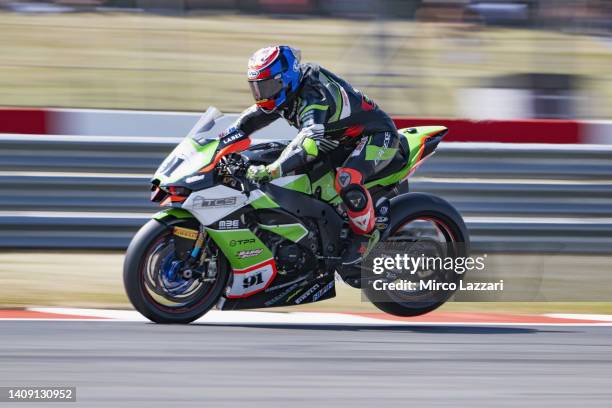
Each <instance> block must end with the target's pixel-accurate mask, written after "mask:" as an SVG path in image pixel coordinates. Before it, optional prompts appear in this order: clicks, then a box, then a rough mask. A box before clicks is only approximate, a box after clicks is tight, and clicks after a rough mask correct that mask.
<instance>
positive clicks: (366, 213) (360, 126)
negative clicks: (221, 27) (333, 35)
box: [223, 45, 399, 263]
mask: <svg viewBox="0 0 612 408" xmlns="http://www.w3.org/2000/svg"><path fill="white" fill-rule="evenodd" d="M247 78H248V83H249V86H250V88H251V91H252V93H253V97H254V99H255V104H254V105H252V106H251V107H250V108H248V109H246V110H245V111H244V112H243V113H242V114H241V115H240V117H239V118H238V119H237V120H236V122H235V123H234V124H233V125H232V126H231V127H230V128H228V129H227V130H226V131H225V132H224V133H223V134H224V135H229V134H232V133H244V134H247V135H249V134H251V133H253V132H255V131H256V130H258V129H261V128H263V127H265V126H267V125H269V124H270V123H272V122H273V121H275V120H276V119H278V118H284V119H285V120H287V122H289V124H291V125H292V126H294V127H296V128H297V129H298V130H299V133H298V134H297V136H296V137H295V138H294V139H293V140H292V141H291V143H290V144H289V145H288V146H287V147H286V148H285V150H284V151H283V152H282V154H281V155H280V156H279V158H278V159H277V160H276V161H275V162H273V163H271V164H269V165H267V166H264V165H260V166H250V167H249V169H248V171H247V178H249V179H251V180H254V181H260V182H261V181H269V180H272V179H274V178H277V177H281V176H284V175H287V174H288V173H291V172H293V171H295V170H298V169H300V168H301V167H303V166H304V165H306V164H307V163H309V162H311V161H313V160H315V159H316V158H317V157H318V156H320V155H325V154H329V153H330V152H332V151H334V150H335V149H338V148H340V147H341V148H344V149H346V148H348V149H349V150H351V149H352V152H351V153H350V154H349V155H348V158H347V159H346V160H345V161H344V163H343V164H342V167H340V168H338V169H337V173H336V180H335V189H336V192H337V193H338V194H339V195H340V197H341V199H342V201H343V203H344V205H345V206H346V212H347V216H348V220H349V226H350V228H351V230H352V231H353V232H354V234H355V236H354V239H352V240H351V244H350V247H349V248H347V250H346V251H345V263H352V262H357V261H359V260H360V259H361V257H362V255H363V256H365V255H366V254H367V252H369V250H370V249H371V248H372V246H373V245H374V244H375V243H376V242H377V241H378V238H379V233H378V230H377V229H375V218H376V217H375V212H374V205H375V203H373V202H372V197H371V196H370V193H369V192H368V190H367V188H366V187H365V185H364V184H365V182H366V181H367V180H368V179H371V178H372V176H374V175H375V174H377V173H379V172H380V171H382V170H383V169H384V168H385V167H386V166H387V165H388V164H389V163H390V162H391V160H392V159H393V157H394V155H395V153H396V151H397V149H398V145H399V138H398V135H397V129H396V128H395V125H394V123H393V121H392V120H391V118H390V117H389V116H388V115H387V114H386V113H385V112H383V111H382V110H381V109H380V108H379V107H378V106H377V105H376V103H374V101H372V100H371V99H370V98H368V97H367V96H366V95H365V94H363V93H362V92H360V91H359V90H357V89H355V88H353V87H352V86H351V85H350V84H349V83H348V82H346V81H345V80H343V79H341V78H340V77H338V76H336V75H334V74H333V73H331V72H330V71H328V70H326V69H324V68H323V67H321V66H319V65H316V64H311V63H307V64H302V63H301V62H300V52H299V50H296V49H294V48H291V47H289V46H285V45H281V46H271V47H266V48H262V49H260V50H258V51H257V52H255V53H254V54H253V56H252V57H251V58H250V59H249V63H248V71H247ZM346 255H348V257H347V256H346Z"/></svg>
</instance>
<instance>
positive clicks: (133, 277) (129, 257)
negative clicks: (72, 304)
mask: <svg viewBox="0 0 612 408" xmlns="http://www.w3.org/2000/svg"><path fill="white" fill-rule="evenodd" d="M173 239H174V237H173V236H172V226H168V225H165V224H163V223H161V222H159V221H157V220H150V221H149V222H147V223H146V224H145V225H144V226H143V227H142V228H141V229H140V230H139V231H138V232H137V233H136V235H135V236H134V238H133V239H132V241H131V242H130V245H129V247H128V249H127V253H126V256H125V260H124V263H123V283H124V287H125V291H126V293H127V296H128V298H129V300H130V302H131V303H132V305H133V306H134V308H135V309H136V310H138V311H139V312H140V313H141V314H142V315H143V316H145V317H146V318H147V319H149V320H151V321H153V322H155V323H175V324H186V323H190V322H192V321H194V320H196V319H198V318H200V317H201V316H203V315H204V314H205V313H206V312H208V311H209V310H210V309H211V308H212V307H213V306H214V305H215V304H216V303H217V301H218V300H219V298H220V297H221V295H222V293H223V290H224V288H225V286H226V284H227V280H228V276H229V272H228V271H229V268H228V264H227V261H226V260H225V257H223V255H222V254H220V255H219V256H218V259H217V261H218V262H217V265H216V267H217V276H216V279H215V281H214V282H212V283H210V284H209V285H208V286H202V288H201V290H200V292H197V291H194V293H193V294H190V296H189V297H188V298H187V299H189V301H188V302H185V304H180V303H179V304H175V305H168V304H165V303H162V301H161V300H164V296H163V293H162V296H161V297H160V296H157V295H156V294H155V293H153V292H151V283H150V282H151V278H150V274H147V273H146V270H145V269H146V268H149V269H150V268H151V267H152V262H151V259H152V257H153V256H154V254H155V251H161V250H163V251H165V253H166V258H164V261H166V259H168V257H172V256H173V254H172V249H171V248H169V246H170V245H172V242H173V241H172V240H173ZM166 262H167V261H166ZM179 262H180V261H179ZM153 267H154V266H153ZM145 279H149V283H148V284H147V282H146V280H145ZM186 283H187V284H188V283H189V282H186ZM195 284H197V282H195V281H194V285H195ZM186 286H188V285H186ZM159 290H160V289H157V291H158V292H159ZM166 298H169V296H166ZM160 299H161V300H160Z"/></svg>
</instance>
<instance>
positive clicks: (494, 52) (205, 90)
mask: <svg viewBox="0 0 612 408" xmlns="http://www.w3.org/2000/svg"><path fill="white" fill-rule="evenodd" d="M279 42H280V43H289V44H292V45H294V46H297V47H299V48H301V49H302V51H303V56H304V59H305V60H310V61H317V62H319V63H321V64H322V65H324V66H326V67H328V68H330V69H332V70H334V71H337V72H339V73H340V74H341V75H343V76H345V77H346V78H347V79H349V80H350V81H351V82H353V83H354V84H355V85H356V86H359V87H362V88H364V89H365V90H366V91H367V92H368V93H369V94H370V95H371V96H372V97H374V98H375V99H376V100H378V102H379V103H380V104H381V105H382V106H383V108H385V109H386V110H387V111H389V112H391V113H393V114H405V115H406V114H409V115H417V116H448V117H452V116H457V115H459V114H460V106H461V104H462V103H463V100H462V99H461V96H460V95H461V94H460V92H458V90H459V89H461V88H465V87H471V86H476V85H482V84H483V81H484V80H486V79H487V78H489V77H492V76H496V75H504V74H510V73H526V72H550V73H569V74H576V75H580V76H582V78H583V79H582V80H581V82H580V88H581V92H582V95H583V96H585V97H587V98H586V99H585V101H588V102H585V103H581V105H580V106H581V109H582V111H583V112H581V113H582V114H583V115H586V116H589V117H593V118H596V117H612V103H611V101H612V71H611V70H610V69H609V67H610V66H611V65H612V52H611V51H610V45H609V44H608V43H606V42H604V41H600V40H597V39H592V38H588V37H584V36H577V35H570V34H563V33H550V32H545V31H532V30H510V29H466V28H461V27H459V26H451V25H434V24H416V23H413V22H408V21H397V22H390V23H387V24H385V25H384V27H383V26H382V25H381V24H380V23H378V22H368V21H348V20H333V19H312V20H299V19H281V18H266V17H254V16H230V15H226V16H224V15H221V16H205V17H192V18H177V17H162V16H153V15H136V14H134V15H122V14H69V15H37V16H32V15H18V14H8V13H0V55H1V56H2V58H1V59H0V105H29V106H64V107H66V106H67V107H99V108H129V109H132V108H136V109H168V110H195V111H199V110H202V109H203V108H204V107H205V106H208V105H216V106H218V107H219V108H220V109H222V110H224V111H239V110H241V109H243V108H244V107H246V106H248V105H249V104H250V102H251V101H250V95H249V93H248V89H247V86H246V84H245V78H244V70H245V64H246V59H247V58H248V56H249V55H250V54H251V53H252V52H253V51H254V50H255V49H257V48H260V47H261V46H264V45H267V44H271V43H279ZM380 74H387V75H384V76H381V75H380ZM389 74H392V75H389Z"/></svg>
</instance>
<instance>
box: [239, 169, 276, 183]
mask: <svg viewBox="0 0 612 408" xmlns="http://www.w3.org/2000/svg"><path fill="white" fill-rule="evenodd" d="M279 176H280V168H279V167H278V166H273V165H269V166H264V165H259V166H249V168H248V169H247V174H246V177H247V178H248V179H249V180H253V181H270V180H273V179H275V178H277V177H279Z"/></svg>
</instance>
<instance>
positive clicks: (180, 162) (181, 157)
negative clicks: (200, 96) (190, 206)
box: [152, 108, 226, 190]
mask: <svg viewBox="0 0 612 408" xmlns="http://www.w3.org/2000/svg"><path fill="white" fill-rule="evenodd" d="M222 118H223V115H222V114H221V112H219V111H218V110H217V109H216V108H209V109H208V110H207V111H206V113H204V115H202V117H201V118H200V120H199V121H198V122H197V123H196V125H195V126H194V128H193V129H192V130H191V131H190V132H189V134H188V135H187V136H186V137H185V139H183V141H181V143H179V144H178V146H176V147H175V148H174V150H173V151H172V153H170V155H168V157H166V159H165V160H164V161H163V162H162V164H161V165H160V166H159V168H158V169H157V171H156V172H155V174H154V176H153V179H152V182H153V183H154V184H157V185H159V186H160V187H162V188H163V187H168V186H178V187H186V188H189V189H191V190H200V189H203V188H209V187H211V186H212V185H213V182H214V180H213V177H214V176H213V172H212V171H209V172H205V173H200V171H201V169H202V168H203V167H205V166H207V165H208V164H210V163H211V162H212V160H213V159H214V157H215V153H216V152H217V148H218V147H219V139H218V137H217V135H218V134H219V133H220V132H221V131H222V130H223V129H224V127H225V123H219V122H226V121H223V120H220V119H222Z"/></svg>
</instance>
